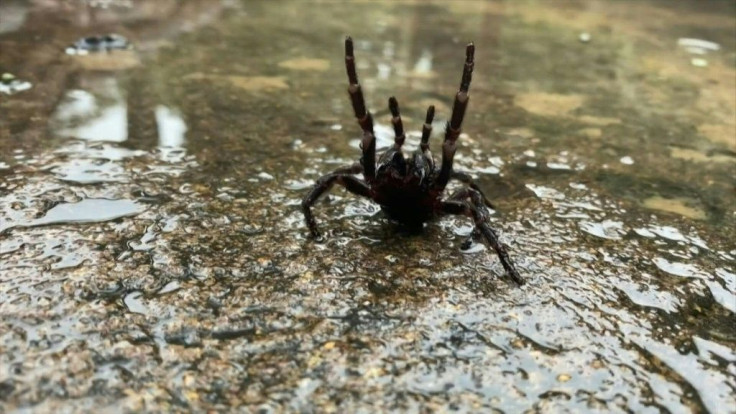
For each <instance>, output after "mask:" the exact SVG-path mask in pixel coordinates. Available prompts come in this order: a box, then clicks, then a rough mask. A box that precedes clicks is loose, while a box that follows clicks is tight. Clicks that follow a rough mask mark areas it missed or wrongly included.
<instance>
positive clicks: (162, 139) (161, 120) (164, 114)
mask: <svg viewBox="0 0 736 414" xmlns="http://www.w3.org/2000/svg"><path fill="white" fill-rule="evenodd" d="M156 125H157V126H158V146H159V147H181V146H183V145H184V133H186V132H187V125H186V124H185V123H184V120H183V119H182V118H181V115H180V114H179V113H178V112H177V111H174V110H172V109H171V108H168V107H166V106H163V105H158V106H156Z"/></svg>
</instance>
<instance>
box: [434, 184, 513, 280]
mask: <svg viewBox="0 0 736 414" xmlns="http://www.w3.org/2000/svg"><path fill="white" fill-rule="evenodd" d="M468 199H469V201H468ZM442 211H443V212H444V213H446V214H458V215H464V216H468V217H471V218H472V219H473V221H474V222H475V229H474V230H473V233H475V232H479V233H480V234H481V235H482V236H483V238H484V239H485V240H486V241H487V242H488V244H490V245H491V247H492V248H493V250H495V251H496V254H497V255H498V258H499V260H501V265H502V266H503V268H504V269H505V270H506V273H508V275H509V277H511V280H513V281H514V282H516V284H518V285H520V286H521V285H523V284H524V279H523V278H522V277H521V275H519V272H518V271H517V270H516V267H514V262H512V261H511V257H509V253H508V252H507V251H506V247H505V246H504V245H503V244H502V243H501V242H500V241H499V239H498V235H497V234H496V232H495V231H494V230H493V229H492V228H491V226H490V224H488V210H487V209H486V207H485V205H484V203H483V196H482V195H481V193H480V192H479V191H477V190H474V189H472V188H464V189H462V190H460V191H458V192H456V193H454V194H453V195H452V196H451V197H450V198H449V199H448V200H447V201H443V202H442ZM472 236H473V234H471V237H472Z"/></svg>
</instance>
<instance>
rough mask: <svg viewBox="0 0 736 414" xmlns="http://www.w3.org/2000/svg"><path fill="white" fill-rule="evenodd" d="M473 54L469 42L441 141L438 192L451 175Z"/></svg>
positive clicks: (468, 86)
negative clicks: (461, 73)
mask: <svg viewBox="0 0 736 414" xmlns="http://www.w3.org/2000/svg"><path fill="white" fill-rule="evenodd" d="M474 56H475V46H474V45H473V44H472V43H469V44H468V46H467V48H466V49H465V66H463V77H462V79H461V80H460V89H459V90H458V91H457V94H455V102H454V103H453V104H452V116H451V117H450V120H449V121H448V122H447V125H446V126H445V141H444V142H443V143H442V166H441V167H440V172H439V173H437V179H436V180H435V183H434V188H435V189H436V190H439V191H440V192H441V191H442V190H444V189H445V186H446V185H447V182H448V181H450V176H451V175H452V163H453V159H454V157H455V151H456V150H457V146H456V142H457V139H458V137H459V136H460V132H461V131H462V126H463V118H465V110H466V109H468V102H470V96H469V95H468V89H469V88H470V82H471V80H472V77H473V67H474V66H475V63H474V60H473V59H474Z"/></svg>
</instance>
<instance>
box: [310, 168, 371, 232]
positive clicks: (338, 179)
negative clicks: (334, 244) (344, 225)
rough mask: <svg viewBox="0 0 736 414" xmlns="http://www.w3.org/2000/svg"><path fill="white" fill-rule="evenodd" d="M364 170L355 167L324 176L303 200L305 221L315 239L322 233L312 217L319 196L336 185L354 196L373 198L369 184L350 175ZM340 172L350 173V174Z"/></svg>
mask: <svg viewBox="0 0 736 414" xmlns="http://www.w3.org/2000/svg"><path fill="white" fill-rule="evenodd" d="M361 170H362V167H361V166H360V165H354V166H351V167H346V168H341V169H338V170H337V171H336V172H333V173H331V174H327V175H323V176H322V177H320V178H319V179H318V180H317V183H316V184H315V185H314V187H312V189H311V190H310V191H309V193H307V195H306V196H305V197H304V199H303V200H302V212H304V220H305V221H306V223H307V227H308V228H309V232H310V233H311V234H312V236H313V237H314V238H319V237H320V233H319V230H317V222H316V221H315V220H314V215H312V205H314V203H315V202H316V201H317V199H318V198H319V196H321V195H322V194H324V192H325V191H328V190H329V189H330V188H332V186H333V185H334V184H339V185H341V186H343V187H344V188H345V189H346V190H348V191H349V192H351V193H353V194H357V195H359V196H363V197H369V198H370V197H371V189H370V187H368V184H366V183H365V182H363V181H361V180H360V179H358V178H356V177H353V176H352V175H350V174H357V173H359V172H360V171H361ZM340 171H349V172H348V173H345V172H340Z"/></svg>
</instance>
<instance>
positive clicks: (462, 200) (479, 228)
mask: <svg viewBox="0 0 736 414" xmlns="http://www.w3.org/2000/svg"><path fill="white" fill-rule="evenodd" d="M474 52H475V46H474V45H473V44H472V43H470V44H468V46H467V49H466V59H465V67H464V68H463V77H462V80H461V82H460V90H459V91H458V92H457V94H456V95H455V102H454V103H453V107H452V117H451V118H450V121H449V122H448V123H447V126H446V127H445V141H444V143H443V144H442V165H441V166H440V168H439V169H437V168H436V166H435V163H434V160H433V159H432V154H431V153H430V152H429V135H430V133H431V131H432V119H433V118H434V106H430V107H429V109H428V110H427V118H426V120H425V122H424V126H423V127H422V140H421V144H420V148H419V149H417V151H415V152H414V153H413V154H411V156H410V157H408V158H405V157H404V154H403V153H402V152H401V146H402V144H403V143H404V139H405V135H404V127H403V124H402V122H401V115H399V104H398V102H397V101H396V98H394V97H391V98H389V100H388V106H389V109H390V111H391V115H392V119H391V123H392V124H393V127H394V132H395V136H396V138H395V140H394V146H393V147H392V148H389V149H387V150H386V152H384V153H383V154H381V156H380V158H379V159H378V163H377V164H376V137H375V135H374V133H373V118H372V116H371V113H370V112H369V111H368V110H367V109H366V107H365V100H364V99H363V92H362V90H361V88H360V84H359V83H358V75H357V74H356V72H355V57H354V56H353V40H352V39H351V38H350V37H347V38H346V39H345V67H346V69H347V72H348V81H349V83H350V85H349V86H348V93H349V94H350V101H351V103H352V105H353V110H354V111H355V117H356V118H357V119H358V124H360V127H361V128H362V129H363V139H362V142H361V145H360V147H361V150H362V151H363V156H362V157H361V158H360V164H354V165H352V166H349V167H343V168H339V169H337V170H335V171H333V172H332V173H330V174H327V175H324V176H322V177H320V178H319V179H318V180H317V183H316V184H315V186H314V187H313V188H312V190H311V191H309V193H308V194H307V195H306V197H304V200H303V201H302V209H303V211H304V218H305V220H306V222H307V227H309V230H310V232H311V233H312V236H314V237H315V238H319V237H320V233H319V231H318V230H317V223H316V222H315V220H314V216H313V215H312V210H311V206H312V205H313V204H314V203H315V202H316V201H317V199H318V198H319V196H320V195H322V194H323V193H324V192H325V191H327V190H329V189H330V188H331V187H332V186H333V185H334V184H339V185H341V186H343V187H345V189H346V190H348V191H350V192H351V193H353V194H357V195H360V196H363V197H368V198H370V199H371V200H373V201H375V202H376V203H378V204H379V205H380V206H381V209H382V210H383V211H384V212H385V213H386V214H387V215H388V216H389V217H390V218H391V219H394V220H396V221H398V222H400V223H402V224H404V225H407V226H409V227H415V228H421V227H422V224H423V223H424V222H426V221H428V220H430V219H432V218H435V217H438V216H442V215H445V214H462V215H466V216H468V217H471V218H473V221H474V222H475V229H474V230H473V235H474V236H480V235H482V236H483V238H485V240H486V241H487V242H488V243H489V244H490V245H491V247H492V248H493V249H494V250H495V251H496V253H497V254H498V257H499V258H500V259H501V264H502V265H503V267H504V269H506V272H507V273H508V274H509V276H510V277H511V279H512V280H514V282H516V283H517V284H519V285H522V284H523V283H524V279H522V278H521V276H520V275H519V273H518V272H517V271H516V269H515V268H514V264H513V262H512V261H511V258H510V257H509V255H508V253H507V252H506V248H505V247H504V245H503V244H501V243H500V242H499V240H498V236H497V235H496V232H495V231H494V230H493V229H492V228H491V226H490V225H489V224H488V216H489V212H488V209H487V208H486V206H488V207H491V208H493V205H492V204H491V202H490V201H488V199H487V198H486V197H485V195H484V194H483V192H482V191H481V190H480V188H478V186H477V185H476V184H475V183H474V182H473V179H472V178H471V176H470V175H469V174H467V173H463V172H458V171H453V169H452V160H453V157H454V156H455V151H456V149H457V148H456V142H457V139H458V137H459V136H460V130H461V126H462V123H463V117H464V116H465V110H466V109H467V107H468V101H469V100H470V98H469V96H468V88H469V87H470V80H471V76H472V74H473V55H474ZM361 173H362V174H363V178H364V180H360V179H359V178H357V177H355V175H356V174H361ZM451 179H456V180H458V181H461V182H463V183H465V184H466V185H467V187H465V188H462V189H460V190H458V191H456V192H455V193H453V194H452V195H450V196H449V197H448V198H447V199H445V200H443V199H442V197H441V196H442V193H443V191H444V190H445V187H446V186H447V182H448V181H450V180H451ZM471 237H472V236H471Z"/></svg>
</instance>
